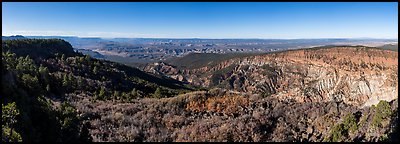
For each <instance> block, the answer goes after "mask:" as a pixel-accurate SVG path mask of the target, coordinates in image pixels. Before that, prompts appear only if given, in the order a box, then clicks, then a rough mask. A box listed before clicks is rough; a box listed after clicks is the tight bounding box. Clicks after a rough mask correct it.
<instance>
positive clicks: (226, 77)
mask: <svg viewBox="0 0 400 144" xmlns="http://www.w3.org/2000/svg"><path fill="white" fill-rule="evenodd" d="M397 59H398V53H397V52H394V51H387V50H381V49H375V48H370V47H361V46H356V47H333V48H313V49H303V50H294V51H286V52H279V53H271V54H265V55H259V56H250V57H245V58H236V59H230V60H225V61H221V62H220V63H219V64H217V65H215V66H213V67H208V66H205V67H201V68H197V69H178V68H176V67H174V66H172V65H168V64H166V63H157V65H155V64H153V65H148V66H147V67H146V68H145V69H144V70H145V71H148V72H153V73H159V74H164V75H167V76H168V77H171V78H174V79H177V80H180V81H184V82H188V83H190V84H192V85H197V86H203V87H220V88H226V89H229V90H234V91H238V92H246V93H253V94H260V95H262V96H271V97H275V98H277V99H285V100H287V99H293V100H295V101H297V102H328V101H335V102H343V103H346V104H349V105H354V106H360V107H363V106H371V105H373V104H377V103H378V102H379V100H387V101H391V100H393V99H396V98H397V94H398V83H397V81H398V78H397V76H398V69H397V68H398V62H397Z"/></svg>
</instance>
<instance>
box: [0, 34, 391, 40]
mask: <svg viewBox="0 0 400 144" xmlns="http://www.w3.org/2000/svg"><path fill="white" fill-rule="evenodd" d="M2 36H6V37H11V36H23V37H35V36H37V37H77V38H100V39H215V40H218V39H259V40H267V39H268V40H271V39H276V40H296V39H388V40H398V38H374V37H321V38H200V37H187V38H183V37H178V38H176V37H101V36H76V35H18V34H17V35H8V36H7V35H2Z"/></svg>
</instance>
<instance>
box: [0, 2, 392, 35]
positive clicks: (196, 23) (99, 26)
mask: <svg viewBox="0 0 400 144" xmlns="http://www.w3.org/2000/svg"><path fill="white" fill-rule="evenodd" d="M397 31H398V3H394V2H391V3H378V2H369V3H348V2H344V3H334V2H333V3H291V2H290V3H289V2H284V3H270V2H265V3H254V2H252V3H232V2H229V3H228V2H219V3H213V2H209V3H191V2H181V3H171V2H167V3H161V2H160V3H154V2H149V3H139V2H137V3H136V2H129V3H127V2H116V3H111V2H98V3H89V2H88V3H83V2H76V3H59V2H58V3H55V2H47V3H43V2H42V3H23V2H18V3H9V2H2V35H3V36H8V35H17V34H22V35H75V36H81V37H89V36H98V37H155V38H160V37H163V38H366V37H368V38H396V39H397V38H398V32H397Z"/></svg>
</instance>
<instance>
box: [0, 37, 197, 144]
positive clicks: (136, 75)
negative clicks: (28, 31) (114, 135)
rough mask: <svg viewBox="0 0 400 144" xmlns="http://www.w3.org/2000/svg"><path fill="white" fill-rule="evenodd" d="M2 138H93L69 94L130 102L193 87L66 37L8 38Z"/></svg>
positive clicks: (4, 54)
mask: <svg viewBox="0 0 400 144" xmlns="http://www.w3.org/2000/svg"><path fill="white" fill-rule="evenodd" d="M2 78H3V79H2V111H3V114H2V122H3V123H2V141H36V142H45V141H48V142H54V141H81V142H82V141H90V140H91V137H90V136H89V135H88V130H87V128H88V127H90V126H88V123H85V122H84V121H83V119H81V117H79V116H78V115H79V114H78V113H77V110H76V108H74V106H72V105H71V104H69V102H68V101H67V99H71V98H73V97H71V96H70V94H73V95H80V96H84V97H89V98H90V99H91V100H93V101H96V100H116V101H121V102H129V101H131V100H132V99H135V98H143V97H155V98H161V97H171V96H174V95H177V94H179V93H183V92H186V91H190V88H188V87H187V86H185V85H183V84H181V83H180V82H178V81H175V80H171V79H162V78H159V77H156V76H153V75H149V74H147V73H145V72H142V71H140V70H138V69H135V68H131V67H128V66H124V65H120V64H118V63H113V62H108V61H102V60H97V59H93V58H91V57H89V56H85V55H83V54H81V53H76V52H74V51H73V49H72V47H71V45H70V44H69V43H68V42H65V41H64V40H60V39H46V40H44V39H20V40H3V41H2Z"/></svg>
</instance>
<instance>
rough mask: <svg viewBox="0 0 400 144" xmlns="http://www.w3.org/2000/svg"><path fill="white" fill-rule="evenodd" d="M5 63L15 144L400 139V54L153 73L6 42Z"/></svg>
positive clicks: (348, 54)
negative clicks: (399, 82) (399, 112)
mask: <svg viewBox="0 0 400 144" xmlns="http://www.w3.org/2000/svg"><path fill="white" fill-rule="evenodd" d="M2 55H3V57H2V96H4V97H3V99H2V122H3V123H2V141H3V142H10V141H11V142H15V141H24V142H89V141H94V142H102V141H104V142H116V141H117V142H119V141H134V142H142V141H144V142H156V141H160V142H170V141H189V142H192V141H207V142H209V141H218V142H219V141H225V142H230V141H237V142H241V141H246V142H259V141H260V142H266V141H267V142H271V141H272V142H275V141H276V142H298V141H302V142H304V141H314V142H321V141H361V142H364V141H374V142H376V141H398V136H397V135H398V131H397V129H398V125H397V121H398V98H397V94H398V78H397V76H398V71H397V68H398V63H397V60H398V53H397V52H395V51H386V50H380V49H375V48H368V47H332V48H326V47H324V48H315V49H304V50H295V51H286V52H279V53H270V54H264V55H251V56H240V57H232V58H229V59H224V60H221V59H220V61H207V62H206V63H205V66H202V65H197V66H199V68H193V67H191V68H188V67H186V68H185V67H179V66H174V65H171V64H167V63H165V62H159V63H153V64H149V65H147V66H146V67H144V71H146V72H144V71H141V70H139V69H136V68H132V67H128V66H126V65H122V64H118V63H114V62H110V61H106V60H99V59H93V58H91V57H90V56H88V55H83V54H81V53H77V52H74V51H73V48H72V46H71V45H70V44H69V43H68V42H66V41H63V40H59V39H49V40H43V39H21V40H6V41H4V40H3V42H2ZM193 63H194V62H193ZM202 63H204V61H202ZM197 66H196V67H197Z"/></svg>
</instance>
